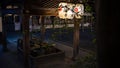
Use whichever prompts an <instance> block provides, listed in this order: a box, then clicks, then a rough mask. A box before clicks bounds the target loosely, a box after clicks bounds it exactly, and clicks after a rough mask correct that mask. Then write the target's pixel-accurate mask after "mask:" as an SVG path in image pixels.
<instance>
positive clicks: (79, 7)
mask: <svg viewBox="0 0 120 68" xmlns="http://www.w3.org/2000/svg"><path fill="white" fill-rule="evenodd" d="M74 12H75V17H76V18H77V19H80V18H81V16H82V15H83V14H84V6H83V4H76V5H75V8H74Z"/></svg>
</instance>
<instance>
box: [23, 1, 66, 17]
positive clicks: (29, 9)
mask: <svg viewBox="0 0 120 68" xmlns="http://www.w3.org/2000/svg"><path fill="white" fill-rule="evenodd" d="M63 1H66V0H25V2H24V14H31V15H48V16H56V15H57V7H58V4H59V3H60V2H63Z"/></svg>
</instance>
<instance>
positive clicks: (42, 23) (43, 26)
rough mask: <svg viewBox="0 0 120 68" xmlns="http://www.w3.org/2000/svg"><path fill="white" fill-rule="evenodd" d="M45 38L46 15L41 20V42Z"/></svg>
mask: <svg viewBox="0 0 120 68" xmlns="http://www.w3.org/2000/svg"><path fill="white" fill-rule="evenodd" d="M44 39H45V23H44V16H42V21H41V42H43V41H44Z"/></svg>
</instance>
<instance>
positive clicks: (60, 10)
mask: <svg viewBox="0 0 120 68" xmlns="http://www.w3.org/2000/svg"><path fill="white" fill-rule="evenodd" d="M66 6H67V3H60V4H59V8H58V16H59V17H60V18H62V19H66V16H67V12H66V11H67V9H66Z"/></svg>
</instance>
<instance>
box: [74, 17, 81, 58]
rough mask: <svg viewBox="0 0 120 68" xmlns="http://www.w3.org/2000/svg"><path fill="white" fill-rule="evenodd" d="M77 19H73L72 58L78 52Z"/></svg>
mask: <svg viewBox="0 0 120 68" xmlns="http://www.w3.org/2000/svg"><path fill="white" fill-rule="evenodd" d="M79 25H80V23H79V20H76V19H74V36H73V60H74V59H75V58H76V56H77V55H78V53H79V41H80V40H79V34H80V33H79V29H80V27H79Z"/></svg>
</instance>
